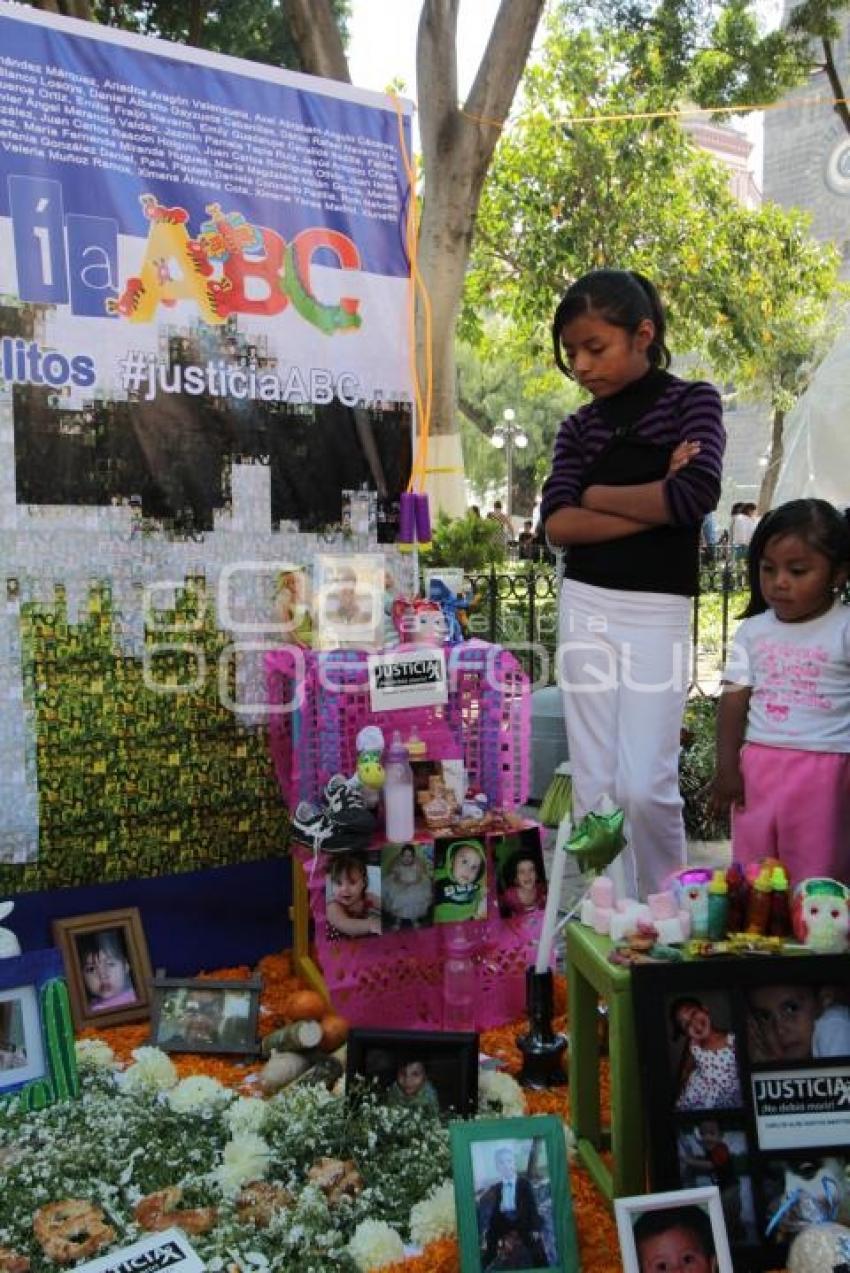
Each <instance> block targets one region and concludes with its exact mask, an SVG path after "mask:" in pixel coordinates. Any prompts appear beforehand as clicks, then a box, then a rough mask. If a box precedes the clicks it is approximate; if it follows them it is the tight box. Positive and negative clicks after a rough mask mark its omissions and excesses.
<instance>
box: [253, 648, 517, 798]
mask: <svg viewBox="0 0 850 1273" xmlns="http://www.w3.org/2000/svg"><path fill="white" fill-rule="evenodd" d="M368 658H369V656H368V654H367V653H366V652H365V651H362V650H334V651H328V652H322V653H318V652H316V651H313V650H303V649H301V648H300V647H298V646H286V647H284V648H282V649H280V650H273V651H271V652H270V653H269V654H267V655H266V676H267V680H268V692H269V702H270V707H271V714H270V726H271V727H270V745H271V750H272V756H273V759H274V764H275V770H276V773H277V780H278V783H279V784H280V789H281V792H282V793H283V798H284V800H285V802H286V803H287V805H288V806H289V807H290V808H295V806H296V805H297V803H298V801H299V800H312V801H316V800H318V799H319V796H320V793H321V791H322V789H323V788H324V785H325V783H326V782H327V780H328V779H329V778H330V777H331V775H332V774H335V773H343V774H346V775H350V774H353V773H354V770H355V765H356V760H357V751H356V747H355V739H356V738H357V735H358V733H359V732H360V730H361V729H362V728H363V726H364V725H369V724H376V725H380V726H381V729H382V730H383V732H384V737H385V738H386V739H387V740H389V739H390V738H391V737H392V734H393V731H394V730H396V729H398V730H399V731H400V733H401V735H402V737H403V738H407V737H409V735H410V732H411V730H412V729H414V728H415V729H416V731H417V733H418V734H419V736H420V737H421V738H424V739H427V740H428V741H429V744H430V746H429V754H430V755H433V756H438V757H439V758H445V759H449V758H452V757H462V759H463V762H464V765H465V768H466V773H467V781H468V782H469V784H470V785H471V786H473V787H475V788H476V789H478V790H480V791H483V792H485V794H486V795H487V797H488V799H489V800H490V802H491V803H492V804H494V805H497V806H499V807H501V808H504V809H516V808H518V807H519V806H520V805H522V804H524V803H525V801H526V799H527V796H528V781H529V772H528V757H529V741H530V728H531V709H530V701H531V700H530V696H529V685H528V677H527V676H526V674H525V672H524V670H523V668H522V666H521V664H520V663H518V662H517V660H516V659H515V658H514V656H513V655H512V654H510V653H508V651H507V650H503V649H502V648H501V647H500V646H497V645H489V644H487V642H485V641H467V642H465V643H462V644H459V645H455V646H449V647H447V650H446V659H447V668H448V674H449V699H448V702H447V703H446V704H444V705H442V706H438V707H428V708H421V707H417V708H404V709H402V710H398V711H389V712H377V713H373V712H372V710H371V707H370V703H369V674H368Z"/></svg>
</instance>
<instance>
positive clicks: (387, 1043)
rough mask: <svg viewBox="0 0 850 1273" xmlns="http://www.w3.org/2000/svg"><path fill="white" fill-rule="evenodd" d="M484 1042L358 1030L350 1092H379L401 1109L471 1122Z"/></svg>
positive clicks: (352, 1043)
mask: <svg viewBox="0 0 850 1273" xmlns="http://www.w3.org/2000/svg"><path fill="white" fill-rule="evenodd" d="M477 1067H478V1039H477V1036H476V1035H474V1034H452V1033H450V1032H447V1033H442V1032H441V1033H439V1034H431V1033H427V1034H426V1033H423V1032H422V1031H419V1030H395V1031H393V1030H391V1031H381V1030H369V1029H359V1028H357V1027H355V1028H354V1029H353V1030H352V1031H351V1034H350V1035H349V1041H348V1052H347V1055H346V1074H347V1079H346V1083H347V1091H348V1093H349V1095H351V1096H352V1097H353V1099H355V1100H356V1099H357V1095H356V1094H357V1092H358V1088H362V1087H363V1086H364V1084H365V1086H366V1087H367V1088H372V1089H373V1090H377V1093H378V1095H379V1097H380V1099H381V1101H382V1102H384V1103H385V1104H387V1105H392V1106H394V1107H395V1108H397V1109H409V1110H424V1111H428V1112H430V1113H432V1114H437V1113H441V1114H444V1115H449V1114H450V1115H455V1116H458V1115H459V1116H460V1117H462V1118H466V1117H468V1116H469V1115H470V1114H472V1113H473V1112H474V1110H475V1106H476V1101H477Z"/></svg>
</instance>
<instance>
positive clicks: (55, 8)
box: [32, 0, 94, 22]
mask: <svg viewBox="0 0 850 1273" xmlns="http://www.w3.org/2000/svg"><path fill="white" fill-rule="evenodd" d="M32 7H33V8H34V9H41V11H42V13H58V14H60V15H61V16H62V17H63V18H81V19H82V20H83V22H92V21H93V20H94V19H93V15H92V11H91V5H90V4H89V0H33V5H32Z"/></svg>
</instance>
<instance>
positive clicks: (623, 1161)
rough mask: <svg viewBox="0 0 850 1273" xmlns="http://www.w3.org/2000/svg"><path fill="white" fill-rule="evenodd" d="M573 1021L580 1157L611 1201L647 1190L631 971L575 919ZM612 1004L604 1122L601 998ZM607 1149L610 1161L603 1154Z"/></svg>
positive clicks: (570, 955)
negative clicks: (605, 1121)
mask: <svg viewBox="0 0 850 1273" xmlns="http://www.w3.org/2000/svg"><path fill="white" fill-rule="evenodd" d="M566 939H567V985H568V988H569V1020H570V1105H571V1109H572V1114H571V1118H572V1128H573V1133H574V1135H575V1138H576V1150H577V1154H578V1157H579V1160H580V1161H581V1162H582V1163H583V1165H584V1166H585V1167H586V1168H587V1170H588V1172H589V1173H590V1175H591V1177H592V1178H593V1181H594V1183H595V1185H596V1186H597V1188H598V1189H599V1190H600V1191H601V1192H602V1194H603V1195H604V1196H605V1198H606V1199H607V1200H608V1202H612V1201H613V1199H614V1198H620V1197H625V1196H628V1195H629V1194H640V1193H644V1192H645V1188H646V1149H645V1136H644V1118H643V1098H642V1095H641V1090H640V1075H639V1071H638V1057H637V1046H636V1043H635V1022H634V1011H633V1009H632V976H631V972H630V970H629V969H628V968H622V967H617V966H616V965H615V964H611V963H609V962H608V953H609V951H610V950H611V948H612V942H611V941H610V940H609V938H607V937H601V936H600V935H599V934H598V933H595V932H594V931H593V930H592V929H590V928H585V927H584V925H582V924H578V923H570V924H567V928H566ZM600 999H602V1000H603V1001H604V1002H605V1004H606V1005H607V1008H608V1056H609V1064H610V1073H611V1125H610V1128H603V1126H602V1112H601V1107H600V1096H599V1000H600ZM604 1150H610V1152H611V1155H612V1157H613V1164H612V1166H611V1167H609V1166H608V1164H607V1163H606V1162H604V1161H603V1159H602V1152H603V1151H604Z"/></svg>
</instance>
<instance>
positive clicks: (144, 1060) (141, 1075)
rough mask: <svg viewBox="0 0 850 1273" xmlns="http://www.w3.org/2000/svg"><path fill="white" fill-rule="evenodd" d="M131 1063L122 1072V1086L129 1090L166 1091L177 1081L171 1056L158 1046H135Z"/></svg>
mask: <svg viewBox="0 0 850 1273" xmlns="http://www.w3.org/2000/svg"><path fill="white" fill-rule="evenodd" d="M133 1061H134V1063H133V1065H131V1066H130V1068H129V1069H128V1070H125V1072H124V1086H125V1087H126V1088H127V1089H128V1090H129V1091H131V1092H167V1091H168V1090H169V1088H172V1087H174V1086H175V1085H176V1083H177V1070H176V1069H175V1068H174V1062H173V1061H172V1059H171V1057H170V1056H168V1055H166V1053H165V1052H163V1051H161V1050H160V1049H159V1048H135V1049H134V1050H133Z"/></svg>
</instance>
